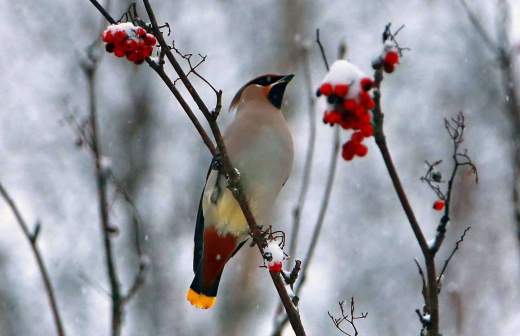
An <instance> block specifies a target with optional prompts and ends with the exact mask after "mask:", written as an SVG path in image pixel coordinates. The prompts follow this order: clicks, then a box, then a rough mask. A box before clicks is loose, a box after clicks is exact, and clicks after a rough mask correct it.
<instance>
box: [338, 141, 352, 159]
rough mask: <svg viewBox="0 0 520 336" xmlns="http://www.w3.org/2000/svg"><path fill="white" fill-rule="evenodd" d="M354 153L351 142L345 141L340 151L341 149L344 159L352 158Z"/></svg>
mask: <svg viewBox="0 0 520 336" xmlns="http://www.w3.org/2000/svg"><path fill="white" fill-rule="evenodd" d="M354 155H355V153H354V146H353V145H352V142H350V141H347V142H346V143H345V144H344V145H343V148H342V151H341V156H342V157H343V159H345V160H346V161H350V160H352V159H353V158H354Z"/></svg>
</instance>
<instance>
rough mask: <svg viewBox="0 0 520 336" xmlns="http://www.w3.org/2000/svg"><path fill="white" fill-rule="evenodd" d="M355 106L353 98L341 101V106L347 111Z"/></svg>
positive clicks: (352, 109)
mask: <svg viewBox="0 0 520 336" xmlns="http://www.w3.org/2000/svg"><path fill="white" fill-rule="evenodd" d="M356 107H357V103H356V101H355V100H354V99H346V100H345V101H344V102H343V108H345V110H347V111H350V112H352V111H354V110H355V109H356Z"/></svg>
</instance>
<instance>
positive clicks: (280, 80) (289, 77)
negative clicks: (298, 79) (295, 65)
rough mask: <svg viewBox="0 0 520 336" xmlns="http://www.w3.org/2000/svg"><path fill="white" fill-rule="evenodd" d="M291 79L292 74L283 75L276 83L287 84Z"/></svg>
mask: <svg viewBox="0 0 520 336" xmlns="http://www.w3.org/2000/svg"><path fill="white" fill-rule="evenodd" d="M293 77H294V75H293V74H288V75H285V76H283V77H282V78H280V79H279V80H278V83H281V82H285V83H289V82H290V81H291V79H293Z"/></svg>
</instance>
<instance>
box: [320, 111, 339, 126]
mask: <svg viewBox="0 0 520 336" xmlns="http://www.w3.org/2000/svg"><path fill="white" fill-rule="evenodd" d="M323 122H324V123H326V124H331V125H334V124H336V123H339V122H341V114H340V113H339V112H337V111H329V112H325V115H324V116H323Z"/></svg>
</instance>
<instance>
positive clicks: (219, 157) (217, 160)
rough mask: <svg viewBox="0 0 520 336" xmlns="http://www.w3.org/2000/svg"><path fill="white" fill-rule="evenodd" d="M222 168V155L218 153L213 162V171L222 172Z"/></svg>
mask: <svg viewBox="0 0 520 336" xmlns="http://www.w3.org/2000/svg"><path fill="white" fill-rule="evenodd" d="M221 168H222V155H220V153H216V154H215V155H214V156H213V161H211V170H217V171H220V170H221Z"/></svg>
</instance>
